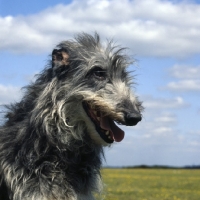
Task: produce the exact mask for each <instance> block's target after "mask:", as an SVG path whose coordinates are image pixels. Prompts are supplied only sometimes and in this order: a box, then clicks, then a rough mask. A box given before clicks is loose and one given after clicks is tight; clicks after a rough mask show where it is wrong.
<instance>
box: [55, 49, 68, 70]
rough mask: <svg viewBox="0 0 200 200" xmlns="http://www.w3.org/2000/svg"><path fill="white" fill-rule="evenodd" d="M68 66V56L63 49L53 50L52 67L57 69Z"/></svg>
mask: <svg viewBox="0 0 200 200" xmlns="http://www.w3.org/2000/svg"><path fill="white" fill-rule="evenodd" d="M67 65H69V55H68V53H67V52H66V51H64V50H63V49H54V50H53V51H52V67H53V68H58V67H61V66H67Z"/></svg>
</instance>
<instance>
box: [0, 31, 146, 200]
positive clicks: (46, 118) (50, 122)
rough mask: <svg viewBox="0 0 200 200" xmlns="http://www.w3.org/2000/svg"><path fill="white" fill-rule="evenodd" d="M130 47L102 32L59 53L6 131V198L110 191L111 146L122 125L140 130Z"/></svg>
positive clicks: (82, 196) (75, 197) (0, 160)
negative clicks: (106, 171)
mask: <svg viewBox="0 0 200 200" xmlns="http://www.w3.org/2000/svg"><path fill="white" fill-rule="evenodd" d="M130 63H131V62H130V60H129V58H128V57H127V56H126V55H123V49H121V48H117V47H113V46H112V42H109V43H108V45H107V46H106V47H105V48H104V47H103V46H102V45H101V43H100V39H99V36H98V34H95V36H94V37H93V36H91V35H88V34H79V35H77V36H76V38H75V40H71V41H64V42H62V43H60V44H59V45H58V46H57V49H54V51H53V52H52V60H51V61H50V63H49V65H48V66H47V67H46V68H45V69H44V70H43V71H42V72H41V74H39V75H37V79H36V81H35V82H34V83H32V84H30V85H28V86H27V87H26V88H25V94H24V97H23V98H22V100H21V101H20V102H18V103H15V104H12V105H10V106H7V109H8V111H7V113H6V114H5V123H4V124H3V125H2V126H1V127H0V183H1V186H0V198H1V199H3V200H7V199H9V200H92V199H94V197H93V194H94V193H96V192H97V193H100V192H101V190H102V184H101V176H100V167H101V159H102V157H103V146H110V145H111V144H112V143H113V142H114V141H117V142H120V141H121V140H122V139H123V137H124V132H123V131H122V130H121V129H120V128H119V127H118V126H117V125H115V123H114V121H115V122H116V123H119V124H124V125H128V126H133V125H136V124H137V123H138V122H139V121H140V120H141V114H140V113H141V109H142V106H141V103H140V102H139V101H138V99H137V97H135V95H134V94H133V93H132V92H131V90H130V88H131V84H132V83H131V77H130V73H128V72H127V70H126V68H127V66H128V65H129V64H130Z"/></svg>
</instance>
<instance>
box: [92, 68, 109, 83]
mask: <svg viewBox="0 0 200 200" xmlns="http://www.w3.org/2000/svg"><path fill="white" fill-rule="evenodd" d="M93 74H94V76H95V78H97V79H99V80H101V81H102V80H105V79H106V71H105V70H104V69H102V68H100V67H96V68H95V69H94V70H93Z"/></svg>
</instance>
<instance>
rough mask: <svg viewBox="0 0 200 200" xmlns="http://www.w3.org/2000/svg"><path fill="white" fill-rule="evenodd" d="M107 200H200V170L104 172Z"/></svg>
mask: <svg viewBox="0 0 200 200" xmlns="http://www.w3.org/2000/svg"><path fill="white" fill-rule="evenodd" d="M102 178H103V180H104V183H105V191H104V194H103V197H104V200H200V170H189V169H103V170H102Z"/></svg>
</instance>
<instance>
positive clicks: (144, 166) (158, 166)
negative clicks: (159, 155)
mask: <svg viewBox="0 0 200 200" xmlns="http://www.w3.org/2000/svg"><path fill="white" fill-rule="evenodd" d="M104 168H122V169H123V168H124V169H134V168H136V169H200V165H191V166H184V167H174V166H167V165H151V166H150V165H136V166H124V167H111V166H105V167H104Z"/></svg>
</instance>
